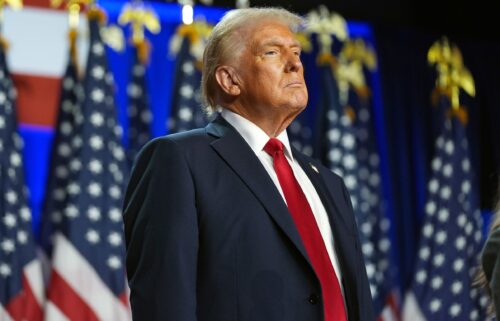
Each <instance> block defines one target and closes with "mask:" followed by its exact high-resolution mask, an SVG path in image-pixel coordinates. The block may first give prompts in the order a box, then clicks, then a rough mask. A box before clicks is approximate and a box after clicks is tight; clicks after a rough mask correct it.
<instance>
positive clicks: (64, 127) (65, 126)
mask: <svg viewBox="0 0 500 321" xmlns="http://www.w3.org/2000/svg"><path fill="white" fill-rule="evenodd" d="M60 129H61V133H62V134H63V135H66V136H68V135H69V134H71V132H72V131H73V125H71V124H70V123H69V122H67V121H65V122H62V123H61V126H60Z"/></svg>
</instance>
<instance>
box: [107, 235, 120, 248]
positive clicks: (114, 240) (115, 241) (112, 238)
mask: <svg viewBox="0 0 500 321" xmlns="http://www.w3.org/2000/svg"><path fill="white" fill-rule="evenodd" d="M108 242H109V244H111V245H112V246H119V245H121V244H122V237H121V236H120V233H118V232H112V233H110V234H109V235H108Z"/></svg>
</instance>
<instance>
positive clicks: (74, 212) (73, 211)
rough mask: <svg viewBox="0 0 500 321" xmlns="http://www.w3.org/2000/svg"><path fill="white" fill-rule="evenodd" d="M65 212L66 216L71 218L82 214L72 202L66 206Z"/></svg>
mask: <svg viewBox="0 0 500 321" xmlns="http://www.w3.org/2000/svg"><path fill="white" fill-rule="evenodd" d="M64 214H66V216H67V217H69V218H76V217H78V215H80V212H79V211H78V208H77V207H76V206H75V205H73V204H71V205H68V206H67V207H66V209H65V210H64Z"/></svg>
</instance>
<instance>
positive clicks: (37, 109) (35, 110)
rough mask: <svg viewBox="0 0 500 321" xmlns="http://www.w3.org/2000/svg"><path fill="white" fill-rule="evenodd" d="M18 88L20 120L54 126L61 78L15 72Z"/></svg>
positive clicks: (15, 82)
mask: <svg viewBox="0 0 500 321" xmlns="http://www.w3.org/2000/svg"><path fill="white" fill-rule="evenodd" d="M12 79H13V81H14V85H15V87H16V90H17V101H16V102H17V116H18V121H19V122H21V123H25V124H33V125H42V126H50V127H54V126H55V123H56V119H57V113H58V106H59V95H60V91H61V78H56V77H44V76H33V75H27V74H19V73H16V74H13V75H12Z"/></svg>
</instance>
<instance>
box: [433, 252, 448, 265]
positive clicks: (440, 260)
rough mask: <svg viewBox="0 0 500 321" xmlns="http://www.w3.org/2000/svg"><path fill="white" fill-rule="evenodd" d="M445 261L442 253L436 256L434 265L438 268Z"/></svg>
mask: <svg viewBox="0 0 500 321" xmlns="http://www.w3.org/2000/svg"><path fill="white" fill-rule="evenodd" d="M444 259H445V257H444V255H443V254H442V253H439V254H437V255H436V256H434V259H433V263H434V265H435V266H437V267H439V266H442V265H443V263H444Z"/></svg>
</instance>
